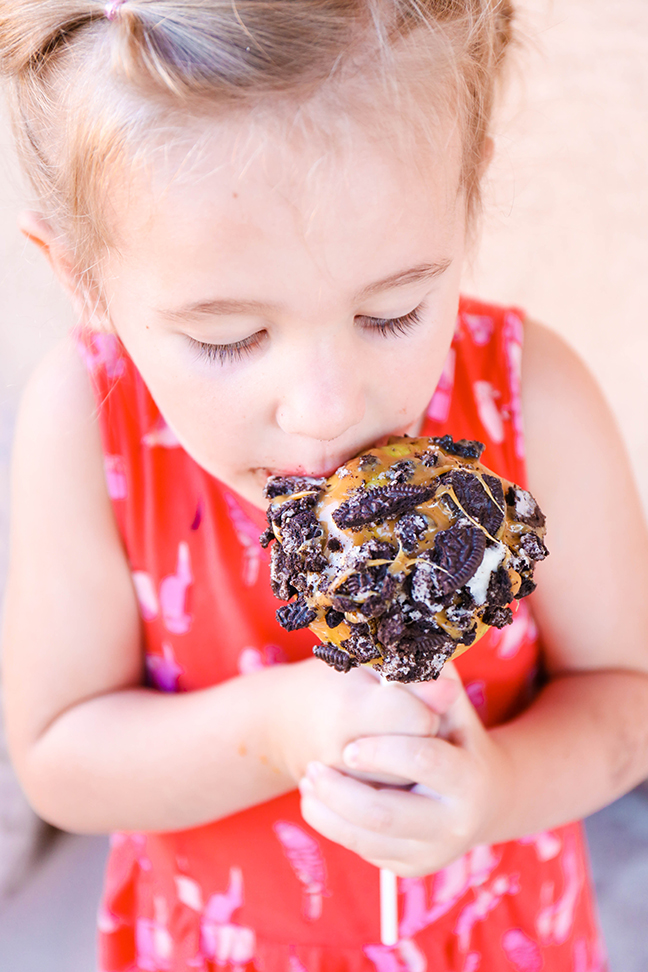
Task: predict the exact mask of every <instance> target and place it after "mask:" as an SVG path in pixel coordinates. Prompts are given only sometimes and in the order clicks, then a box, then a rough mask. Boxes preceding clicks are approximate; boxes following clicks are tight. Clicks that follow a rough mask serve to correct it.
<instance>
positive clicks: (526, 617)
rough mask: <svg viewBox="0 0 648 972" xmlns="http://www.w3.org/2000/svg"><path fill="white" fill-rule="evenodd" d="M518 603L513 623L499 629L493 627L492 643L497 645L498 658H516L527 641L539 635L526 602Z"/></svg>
mask: <svg viewBox="0 0 648 972" xmlns="http://www.w3.org/2000/svg"><path fill="white" fill-rule="evenodd" d="M518 604H519V607H518V611H517V614H516V615H515V617H514V618H513V622H512V624H509V625H508V626H507V627H506V628H502V629H501V630H499V631H497V630H496V629H495V628H492V629H491V644H492V645H493V647H495V649H496V653H497V657H498V658H514V657H515V655H517V654H518V652H519V651H520V649H521V648H522V646H523V644H524V643H525V641H534V640H535V638H536V637H537V635H538V629H537V627H536V623H535V621H534V620H533V616H532V614H531V611H530V610H529V608H528V607H527V605H526V603H525V602H524V601H519V602H518Z"/></svg>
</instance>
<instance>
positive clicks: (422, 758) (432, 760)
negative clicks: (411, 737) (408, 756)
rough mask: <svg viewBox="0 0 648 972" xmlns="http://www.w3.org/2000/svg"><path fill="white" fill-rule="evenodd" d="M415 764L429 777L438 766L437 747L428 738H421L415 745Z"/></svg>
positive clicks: (423, 774) (421, 772)
mask: <svg viewBox="0 0 648 972" xmlns="http://www.w3.org/2000/svg"><path fill="white" fill-rule="evenodd" d="M413 760H414V765H415V766H416V768H417V770H418V771H419V772H420V774H421V776H423V777H427V776H429V775H430V774H431V773H433V772H434V770H435V769H437V768H438V765H439V760H438V755H437V753H436V750H435V747H434V746H432V745H430V741H429V740H427V739H421V740H420V741H419V742H418V743H417V744H416V745H415V747H414V752H413Z"/></svg>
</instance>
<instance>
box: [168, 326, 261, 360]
mask: <svg viewBox="0 0 648 972" xmlns="http://www.w3.org/2000/svg"><path fill="white" fill-rule="evenodd" d="M265 333H266V332H265V331H257V333H256V334H251V335H250V337H247V338H243V340H242V341H234V342H233V343H232V344H206V343H205V342H204V341H196V340H195V339H194V338H191V337H187V340H188V341H189V344H190V345H191V347H192V348H193V349H194V350H195V351H196V352H197V353H198V356H199V357H200V358H207V359H208V360H209V361H218V362H219V364H227V363H228V362H230V361H241V360H242V359H243V358H246V357H247V356H248V355H250V354H252V352H253V351H255V350H256V348H258V347H259V345H260V344H261V342H262V340H263V338H264V336H265Z"/></svg>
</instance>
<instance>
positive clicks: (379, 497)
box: [333, 483, 437, 530]
mask: <svg viewBox="0 0 648 972" xmlns="http://www.w3.org/2000/svg"><path fill="white" fill-rule="evenodd" d="M436 488H437V487H436V484H433V485H432V484H429V485H426V486H412V485H409V484H407V483H393V484H391V485H389V486H378V487H377V488H376V489H359V490H358V491H357V492H356V493H355V494H354V495H353V496H351V498H350V499H348V500H347V501H346V502H345V503H342V505H341V506H339V507H338V509H337V510H335V512H334V513H333V519H334V521H335V523H336V525H337V526H339V527H340V529H341V530H347V529H349V528H351V529H353V528H355V527H362V526H366V525H367V524H368V523H381V522H382V521H383V520H387V519H392V518H393V517H396V516H400V515H401V514H402V513H406V512H407V511H408V510H411V509H414V507H415V506H419V505H420V504H421V503H424V502H425V501H426V500H428V499H430V498H431V497H432V496H434V494H435V492H436Z"/></svg>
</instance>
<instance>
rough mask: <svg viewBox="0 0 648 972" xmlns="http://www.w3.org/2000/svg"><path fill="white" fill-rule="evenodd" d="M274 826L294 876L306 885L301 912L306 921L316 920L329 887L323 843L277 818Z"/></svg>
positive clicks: (295, 825) (320, 913) (299, 828)
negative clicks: (321, 846) (322, 848)
mask: <svg viewBox="0 0 648 972" xmlns="http://www.w3.org/2000/svg"><path fill="white" fill-rule="evenodd" d="M272 829H273V830H274V832H275V834H276V835H277V837H278V839H279V842H280V844H281V846H282V848H283V852H284V854H285V855H286V857H287V858H288V862H289V864H290V866H291V868H292V869H293V872H294V874H295V877H296V878H297V880H298V881H299V883H300V884H301V885H302V886H303V889H304V895H303V899H302V914H303V916H304V918H305V919H306V921H317V919H318V918H320V917H321V915H322V899H323V897H324V896H325V895H328V894H329V892H328V891H327V889H326V865H325V863H324V858H323V856H322V852H321V850H320V846H319V844H318V842H317V841H316V840H315V838H314V837H311V835H310V834H307V833H306V831H305V830H302V828H301V827H298V826H297V824H293V823H289V822H288V821H285V820H277V822H276V823H275V824H273V826H272Z"/></svg>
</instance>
